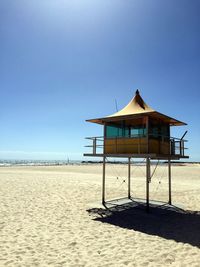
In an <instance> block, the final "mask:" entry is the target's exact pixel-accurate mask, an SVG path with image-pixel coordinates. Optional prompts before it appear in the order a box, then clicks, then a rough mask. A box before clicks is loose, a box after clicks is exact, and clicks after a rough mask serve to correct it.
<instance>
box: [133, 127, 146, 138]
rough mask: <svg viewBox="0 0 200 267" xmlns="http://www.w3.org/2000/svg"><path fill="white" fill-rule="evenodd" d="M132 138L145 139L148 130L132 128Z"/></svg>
mask: <svg viewBox="0 0 200 267" xmlns="http://www.w3.org/2000/svg"><path fill="white" fill-rule="evenodd" d="M130 132H131V137H144V136H146V133H147V130H146V128H145V127H144V126H143V125H142V126H136V127H131V131H130Z"/></svg>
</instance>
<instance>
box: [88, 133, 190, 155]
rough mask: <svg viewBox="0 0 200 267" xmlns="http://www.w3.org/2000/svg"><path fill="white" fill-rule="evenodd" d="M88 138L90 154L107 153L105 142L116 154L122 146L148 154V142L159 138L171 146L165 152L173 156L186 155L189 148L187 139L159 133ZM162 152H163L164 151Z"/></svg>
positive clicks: (138, 152) (136, 152) (159, 140)
mask: <svg viewBox="0 0 200 267" xmlns="http://www.w3.org/2000/svg"><path fill="white" fill-rule="evenodd" d="M86 139H87V140H90V141H91V142H92V144H90V145H86V146H85V147H87V148H90V149H91V150H90V154H92V155H96V154H102V153H105V147H104V145H105V144H106V148H108V147H110V148H111V150H112V151H115V153H116V154H117V153H120V151H121V148H122V147H123V148H124V147H125V150H126V147H127V148H128V150H130V151H135V152H130V153H133V154H146V153H148V143H149V141H151V140H157V141H158V142H160V144H163V143H165V144H167V145H168V146H169V153H165V154H169V155H171V156H180V157H184V156H185V150H186V149H188V148H186V147H185V142H187V140H183V139H180V138H175V137H170V138H169V137H167V136H158V135H157V136H155V135H152V134H149V136H148V138H147V136H137V137H133V136H131V137H111V138H110V137H109V138H105V139H104V137H103V136H96V137H86ZM109 140H112V141H113V142H107V141H109ZM121 140H123V141H124V140H125V141H126V142H123V143H120V141H121ZM144 140H145V141H144ZM107 150H109V149H107ZM91 151H92V153H91ZM149 152H151V151H149ZM108 154H109V153H108ZM160 154H162V152H161V153H160Z"/></svg>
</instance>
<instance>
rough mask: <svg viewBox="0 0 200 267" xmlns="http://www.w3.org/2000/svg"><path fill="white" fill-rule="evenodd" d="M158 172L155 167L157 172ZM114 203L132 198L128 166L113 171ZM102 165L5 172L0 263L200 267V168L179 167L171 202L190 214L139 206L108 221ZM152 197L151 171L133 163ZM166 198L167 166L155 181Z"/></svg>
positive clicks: (139, 184)
mask: <svg viewBox="0 0 200 267" xmlns="http://www.w3.org/2000/svg"><path fill="white" fill-rule="evenodd" d="M152 168H154V167H152ZM106 171H107V177H108V178H107V184H106V188H107V192H106V194H107V198H114V197H120V196H121V197H123V196H126V194H127V183H126V182H127V181H126V176H127V166H125V165H116V166H115V165H113V164H109V165H108V166H107V170H106ZM101 173H102V166H101V165H98V164H96V165H68V166H52V167H51V166H50V167H42V166H32V167H31V166H27V167H26V166H19V167H14V166H13V167H1V168H0V266H9V267H11V266H12V267H21V266H26V267H28V266H30V267H31V266H42V267H45V266H55V267H56V266H69V267H72V266H74V267H78V266H87V267H89V266H91V267H93V266H102V267H105V266H109V267H111V266H119V267H120V266H138V267H141V266H152V267H155V266H160V267H161V266H162V267H163V266H174V267H175V266H176V267H177V266H180V267H188V266H196V267H199V266H200V212H199V211H200V165H198V164H196V165H195V164H189V165H187V166H173V167H172V201H173V203H174V204H177V205H179V206H181V207H183V208H184V209H185V210H187V212H180V213H179V212H169V211H167V210H163V211H161V212H160V211H158V210H152V211H151V212H150V214H146V213H145V212H144V210H141V209H132V210H131V211H129V212H127V211H125V212H118V213H115V214H113V215H110V216H108V217H107V216H104V217H101V216H100V215H98V214H97V215H95V214H93V213H89V212H88V211H87V210H88V209H92V208H95V207H97V203H98V202H99V201H100V199H101V176H102V174H101ZM131 175H132V180H131V181H132V190H131V191H132V195H133V196H135V197H138V198H143V197H145V167H144V166H142V167H141V166H140V167H138V166H135V167H134V166H132V173H131ZM150 196H151V198H153V199H157V200H161V201H167V200H168V185H167V166H159V167H158V169H157V171H156V173H155V177H154V178H153V179H152V181H151V184H150Z"/></svg>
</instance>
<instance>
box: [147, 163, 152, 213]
mask: <svg viewBox="0 0 200 267" xmlns="http://www.w3.org/2000/svg"><path fill="white" fill-rule="evenodd" d="M150 175H151V173H150V158H147V159H146V211H147V212H149V182H150Z"/></svg>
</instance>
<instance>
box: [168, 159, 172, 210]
mask: <svg viewBox="0 0 200 267" xmlns="http://www.w3.org/2000/svg"><path fill="white" fill-rule="evenodd" d="M168 179H169V205H171V204H172V193H171V187H172V184H171V160H170V159H168Z"/></svg>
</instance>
